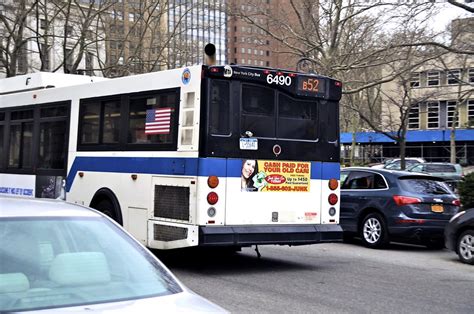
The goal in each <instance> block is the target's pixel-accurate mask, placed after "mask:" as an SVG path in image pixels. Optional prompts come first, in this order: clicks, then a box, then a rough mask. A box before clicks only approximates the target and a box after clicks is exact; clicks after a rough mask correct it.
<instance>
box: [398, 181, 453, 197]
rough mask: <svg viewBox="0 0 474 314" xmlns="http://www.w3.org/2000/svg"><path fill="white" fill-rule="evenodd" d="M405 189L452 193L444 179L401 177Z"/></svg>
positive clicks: (424, 192) (437, 193) (417, 191)
mask: <svg viewBox="0 0 474 314" xmlns="http://www.w3.org/2000/svg"><path fill="white" fill-rule="evenodd" d="M399 181H400V184H401V185H402V188H403V190H406V191H413V192H416V193H421V194H430V195H441V194H451V191H450V189H449V188H448V186H447V185H446V184H445V183H444V182H443V181H437V180H432V179H425V178H412V177H410V178H403V177H402V178H399Z"/></svg>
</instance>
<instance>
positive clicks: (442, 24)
mask: <svg viewBox="0 0 474 314" xmlns="http://www.w3.org/2000/svg"><path fill="white" fill-rule="evenodd" d="M460 2H462V3H463V4H466V3H465V2H463V0H460ZM472 5H474V4H473V3H471V6H472ZM436 7H437V8H438V10H439V13H438V14H437V15H436V16H435V17H433V18H432V21H431V23H430V24H429V25H430V26H431V27H432V29H433V30H434V31H436V32H440V31H443V30H444V29H446V26H448V25H449V24H450V23H451V21H452V20H453V19H456V18H465V17H470V16H471V17H472V16H474V15H473V14H472V13H469V12H468V11H466V10H463V9H461V8H458V7H456V6H453V5H451V4H449V3H447V2H444V3H436Z"/></svg>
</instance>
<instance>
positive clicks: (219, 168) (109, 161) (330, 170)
mask: <svg viewBox="0 0 474 314" xmlns="http://www.w3.org/2000/svg"><path fill="white" fill-rule="evenodd" d="M323 164H324V167H323ZM241 170H242V160H241V159H225V158H164V157H76V158H75V159H74V162H73V164H72V167H71V170H70V171H69V174H68V176H67V179H66V191H67V192H69V191H70V190H71V187H72V184H73V182H74V179H75V177H76V174H77V173H78V172H79V171H91V172H114V173H147V174H160V175H183V176H209V175H215V176H218V177H234V178H238V177H240V176H241ZM339 170H340V169H339V163H329V162H324V163H322V162H311V179H323V180H328V179H330V178H339V172H340V171H339Z"/></svg>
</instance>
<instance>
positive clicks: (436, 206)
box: [340, 167, 460, 248]
mask: <svg viewBox="0 0 474 314" xmlns="http://www.w3.org/2000/svg"><path fill="white" fill-rule="evenodd" d="M459 205H460V202H459V200H458V199H457V198H456V196H455V195H454V194H453V192H452V191H451V190H450V189H449V188H448V186H447V185H446V184H445V183H444V182H443V179H441V178H437V177H434V176H430V175H425V174H414V173H410V172H405V171H392V170H385V169H372V168H352V167H350V168H345V169H342V170H341V212H340V224H341V227H342V229H343V231H344V234H345V237H350V236H354V235H359V236H360V237H361V239H362V241H363V243H364V244H365V245H366V246H368V247H371V248H381V247H383V246H385V245H386V244H387V243H388V242H389V241H403V242H409V243H418V244H424V245H426V246H429V247H432V248H442V247H444V238H443V232H444V227H445V226H446V224H447V223H448V221H449V219H451V217H452V216H453V215H454V214H456V213H457V211H458V210H459Z"/></svg>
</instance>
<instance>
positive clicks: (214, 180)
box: [207, 176, 219, 189]
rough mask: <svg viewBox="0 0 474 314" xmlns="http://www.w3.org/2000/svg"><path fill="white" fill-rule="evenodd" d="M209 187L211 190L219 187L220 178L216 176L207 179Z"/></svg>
mask: <svg viewBox="0 0 474 314" xmlns="http://www.w3.org/2000/svg"><path fill="white" fill-rule="evenodd" d="M207 185H208V186H209V187H210V188H211V189H213V188H215V187H217V186H218V185H219V178H218V177H216V176H209V178H207Z"/></svg>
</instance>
